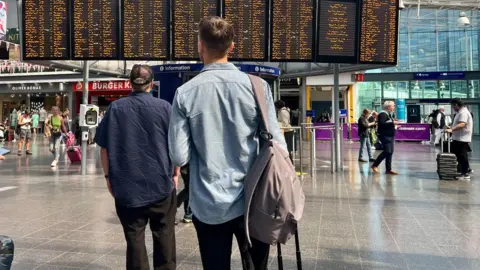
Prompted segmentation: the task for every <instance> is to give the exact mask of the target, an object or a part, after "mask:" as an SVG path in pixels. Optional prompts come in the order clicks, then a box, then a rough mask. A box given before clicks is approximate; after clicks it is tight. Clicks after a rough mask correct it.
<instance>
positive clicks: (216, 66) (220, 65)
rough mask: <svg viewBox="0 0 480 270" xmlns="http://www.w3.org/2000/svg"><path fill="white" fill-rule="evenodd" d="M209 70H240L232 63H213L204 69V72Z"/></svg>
mask: <svg viewBox="0 0 480 270" xmlns="http://www.w3.org/2000/svg"><path fill="white" fill-rule="evenodd" d="M209 70H238V68H237V67H236V66H235V65H234V64H232V63H213V64H208V65H205V66H204V67H203V68H202V72H204V71H209Z"/></svg>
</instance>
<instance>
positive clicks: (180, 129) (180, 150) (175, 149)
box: [168, 90, 191, 167]
mask: <svg viewBox="0 0 480 270" xmlns="http://www.w3.org/2000/svg"><path fill="white" fill-rule="evenodd" d="M190 136H191V133H190V124H189V122H188V118H187V117H186V114H185V111H184V110H183V106H182V105H181V97H179V95H178V90H177V93H176V94H175V98H174V99H173V107H172V116H171V119H170V128H169V129H168V144H169V148H170V153H169V154H170V159H171V160H172V163H173V164H174V165H175V166H177V167H183V166H185V165H186V164H187V163H188V162H189V161H190V157H191V143H190V142H191V139H190Z"/></svg>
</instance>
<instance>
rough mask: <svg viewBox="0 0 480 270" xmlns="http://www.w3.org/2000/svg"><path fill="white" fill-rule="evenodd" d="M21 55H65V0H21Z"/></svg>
mask: <svg viewBox="0 0 480 270" xmlns="http://www.w3.org/2000/svg"><path fill="white" fill-rule="evenodd" d="M23 13H24V16H23V18H24V21H23V23H24V28H25V31H24V38H23V46H24V55H23V57H24V58H25V59H67V58H69V56H70V55H69V54H70V52H69V48H68V47H69V41H68V40H69V35H68V32H69V31H68V29H69V24H68V17H67V16H68V0H24V9H23Z"/></svg>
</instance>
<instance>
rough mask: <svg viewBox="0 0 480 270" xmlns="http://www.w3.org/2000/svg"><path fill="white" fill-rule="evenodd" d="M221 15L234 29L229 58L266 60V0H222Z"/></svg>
mask: <svg viewBox="0 0 480 270" xmlns="http://www.w3.org/2000/svg"><path fill="white" fill-rule="evenodd" d="M223 16H224V18H225V19H226V20H227V21H229V22H230V23H232V25H233V27H234V29H235V39H234V43H235V46H234V49H233V51H232V52H231V54H230V56H229V58H230V59H231V60H234V61H235V60H236V61H266V60H267V59H268V1H265V0H224V2H223Z"/></svg>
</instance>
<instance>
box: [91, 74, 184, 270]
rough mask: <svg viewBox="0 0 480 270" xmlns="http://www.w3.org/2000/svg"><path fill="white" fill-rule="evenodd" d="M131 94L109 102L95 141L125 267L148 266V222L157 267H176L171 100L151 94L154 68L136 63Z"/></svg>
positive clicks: (175, 174) (139, 267) (145, 267)
mask: <svg viewBox="0 0 480 270" xmlns="http://www.w3.org/2000/svg"><path fill="white" fill-rule="evenodd" d="M130 81H131V83H132V88H133V92H132V94H131V95H130V96H129V97H127V98H123V99H120V100H117V101H115V102H113V103H112V104H111V105H110V107H109V108H108V109H107V112H106V113H105V116H104V118H103V120H102V122H101V124H100V126H99V127H98V132H97V136H96V139H95V140H96V143H97V144H98V145H99V146H100V147H101V148H102V149H101V159H102V166H103V170H104V172H105V179H106V181H107V186H108V189H109V191H110V193H111V194H112V196H113V197H114V198H115V206H116V209H117V215H118V217H119V219H120V222H121V223H122V226H123V230H124V233H125V239H126V241H127V269H149V264H148V256H147V255H148V254H147V250H146V247H145V227H146V225H147V223H148V222H149V221H150V228H151V230H152V235H153V245H154V246H153V259H154V262H153V264H154V266H155V269H168V270H169V269H175V268H176V258H175V257H176V253H175V214H176V209H177V207H176V191H175V188H176V183H177V179H178V175H179V173H180V170H179V169H177V168H175V170H174V166H173V164H172V162H171V161H170V158H169V156H168V149H169V146H168V127H169V123H170V115H171V105H170V104H169V103H167V102H166V101H164V100H161V99H158V98H155V97H153V96H151V95H150V94H149V92H150V90H151V89H152V87H153V73H152V70H151V69H150V67H149V66H143V65H135V66H134V67H133V68H132V71H131V74H130Z"/></svg>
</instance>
